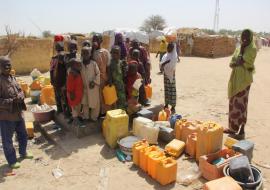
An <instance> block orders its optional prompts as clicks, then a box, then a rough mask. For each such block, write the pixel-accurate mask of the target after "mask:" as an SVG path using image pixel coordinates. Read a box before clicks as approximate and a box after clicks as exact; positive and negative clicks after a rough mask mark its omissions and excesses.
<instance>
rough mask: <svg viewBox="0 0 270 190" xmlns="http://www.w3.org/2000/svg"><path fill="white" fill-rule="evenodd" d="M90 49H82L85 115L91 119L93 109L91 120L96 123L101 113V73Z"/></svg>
mask: <svg viewBox="0 0 270 190" xmlns="http://www.w3.org/2000/svg"><path fill="white" fill-rule="evenodd" d="M91 51H92V49H91V48H90V47H83V48H82V63H83V64H82V71H81V75H82V79H83V100H82V104H83V115H84V119H85V120H88V119H89V109H91V115H90V116H91V120H93V121H96V120H97V119H98V116H99V112H100V96H99V90H100V71H99V68H98V65H97V63H96V62H95V61H94V60H92V59H91Z"/></svg>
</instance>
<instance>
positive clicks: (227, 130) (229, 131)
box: [223, 128, 235, 134]
mask: <svg viewBox="0 0 270 190" xmlns="http://www.w3.org/2000/svg"><path fill="white" fill-rule="evenodd" d="M223 133H225V134H235V132H234V131H232V130H231V129H229V128H225V129H223Z"/></svg>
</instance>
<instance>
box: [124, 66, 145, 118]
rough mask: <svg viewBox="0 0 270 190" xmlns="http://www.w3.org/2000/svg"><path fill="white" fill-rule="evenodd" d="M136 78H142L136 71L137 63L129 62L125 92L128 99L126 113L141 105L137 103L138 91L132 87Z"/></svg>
mask: <svg viewBox="0 0 270 190" xmlns="http://www.w3.org/2000/svg"><path fill="white" fill-rule="evenodd" d="M137 80H142V77H141V75H140V74H139V73H138V69H137V64H133V63H131V64H129V65H128V72H127V78H126V92H127V99H128V113H129V114H132V113H134V112H137V111H139V110H140V108H141V105H140V104H139V103H138V97H139V91H138V90H137V89H136V88H134V83H135V82H136V81H137Z"/></svg>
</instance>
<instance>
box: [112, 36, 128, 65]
mask: <svg viewBox="0 0 270 190" xmlns="http://www.w3.org/2000/svg"><path fill="white" fill-rule="evenodd" d="M114 46H119V47H120V59H121V60H125V59H126V58H127V48H126V44H125V42H124V38H123V35H122V34H121V33H116V34H115V40H114Z"/></svg>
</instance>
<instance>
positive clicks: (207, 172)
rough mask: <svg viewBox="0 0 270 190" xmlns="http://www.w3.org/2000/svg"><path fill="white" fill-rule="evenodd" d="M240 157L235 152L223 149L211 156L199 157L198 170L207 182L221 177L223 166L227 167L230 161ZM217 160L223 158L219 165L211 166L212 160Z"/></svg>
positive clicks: (239, 154)
mask: <svg viewBox="0 0 270 190" xmlns="http://www.w3.org/2000/svg"><path fill="white" fill-rule="evenodd" d="M241 155H242V154H241V153H238V152H235V151H234V150H231V149H223V150H221V151H218V152H216V153H213V154H209V155H204V156H201V157H200V160H199V168H200V171H201V172H202V176H203V177H204V178H205V179H207V180H209V181H210V180H214V179H218V178H221V177H223V176H224V174H223V168H224V166H225V165H227V164H228V163H229V161H230V160H231V159H233V158H236V157H239V156H241ZM219 158H223V159H224V160H223V161H222V162H221V163H220V164H216V165H215V164H212V162H213V161H214V160H217V159H219Z"/></svg>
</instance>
